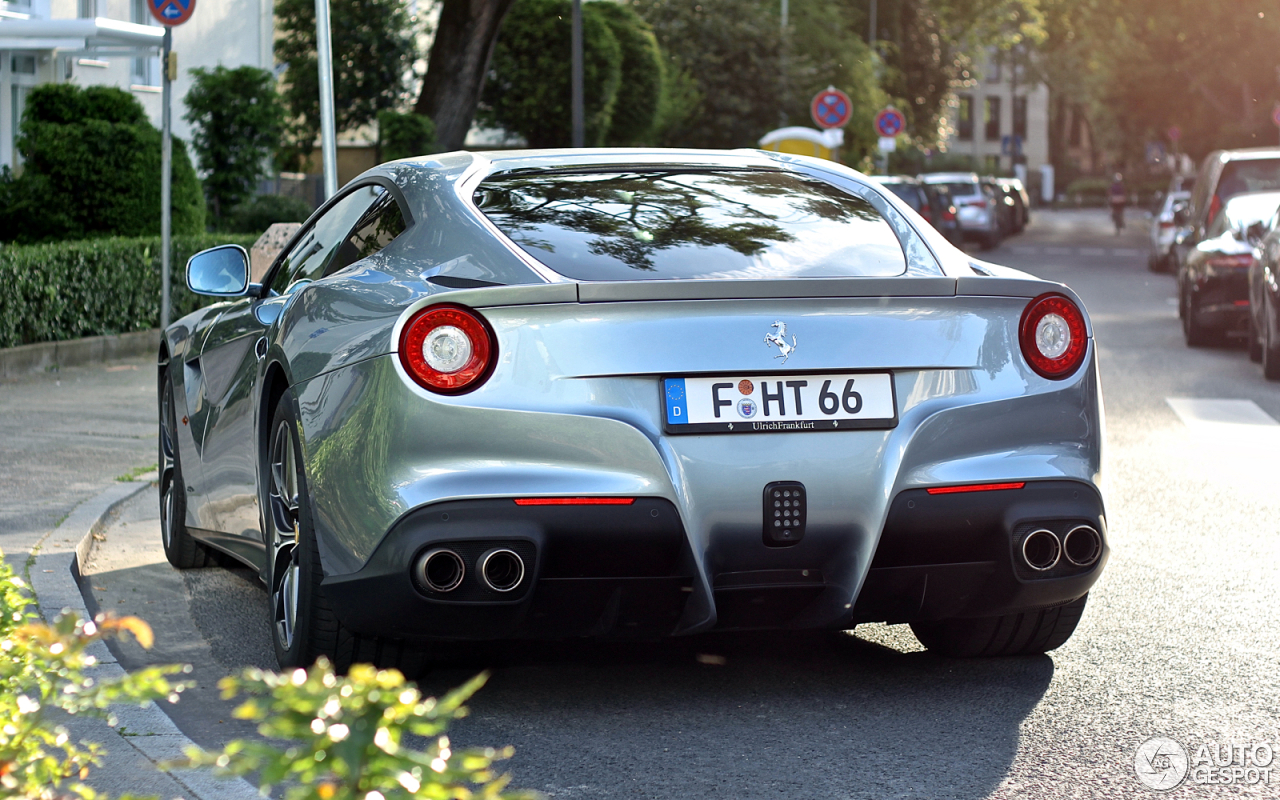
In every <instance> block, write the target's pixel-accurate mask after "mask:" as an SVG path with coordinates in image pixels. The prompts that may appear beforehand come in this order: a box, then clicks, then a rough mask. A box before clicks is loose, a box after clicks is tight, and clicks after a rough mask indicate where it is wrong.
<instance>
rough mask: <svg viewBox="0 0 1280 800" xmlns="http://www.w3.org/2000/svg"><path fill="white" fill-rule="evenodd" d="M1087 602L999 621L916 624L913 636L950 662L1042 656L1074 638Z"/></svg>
mask: <svg viewBox="0 0 1280 800" xmlns="http://www.w3.org/2000/svg"><path fill="white" fill-rule="evenodd" d="M1088 599H1089V595H1087V594H1086V595H1085V596H1084V597H1081V598H1080V599H1078V600H1073V601H1071V602H1070V603H1067V604H1066V605H1061V606H1057V607H1055V608H1045V609H1040V610H1039V611H1027V612H1024V613H1020V614H1006V615H1004V616H1000V617H978V618H975V619H947V620H941V621H938V622H913V623H911V632H912V633H914V634H915V635H916V638H917V639H919V640H920V643H921V644H923V645H924V646H925V647H926V648H928V649H929V651H930V652H932V653H935V654H937V655H940V656H949V657H951V658H991V657H995V656H1032V655H1039V654H1041V653H1047V652H1048V651H1050V650H1054V649H1056V648H1058V647H1060V646H1062V644H1063V643H1064V642H1066V641H1067V639H1070V638H1071V634H1072V633H1074V632H1075V629H1076V625H1078V624H1079V623H1080V617H1081V616H1083V615H1084V606H1085V603H1086V602H1087V601H1088Z"/></svg>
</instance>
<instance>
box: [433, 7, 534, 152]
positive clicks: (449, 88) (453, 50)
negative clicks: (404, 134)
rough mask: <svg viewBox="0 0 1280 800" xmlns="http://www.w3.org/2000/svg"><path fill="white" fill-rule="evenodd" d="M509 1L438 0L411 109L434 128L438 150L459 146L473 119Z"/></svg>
mask: <svg viewBox="0 0 1280 800" xmlns="http://www.w3.org/2000/svg"><path fill="white" fill-rule="evenodd" d="M512 2H513V0H443V2H442V3H441V5H440V20H439V22H438V23H437V24H436V35H435V40H434V41H433V42H432V44H431V56H430V58H429V59H428V61H427V74H426V76H425V77H424V78H423V80H422V91H421V93H419V95H418V102H417V104H416V105H415V106H414V111H416V112H417V113H419V114H422V115H424V116H427V117H430V118H431V120H432V121H433V122H434V123H435V125H436V142H437V145H438V146H439V147H440V149H442V150H458V149H460V148H461V147H462V143H463V140H464V139H466V137H467V131H468V130H470V128H471V121H472V119H474V118H475V114H476V108H477V106H478V105H479V103H480V93H481V90H483V88H484V79H485V75H486V73H487V72H488V70H489V58H490V56H491V55H492V54H493V47H494V43H495V42H496V41H497V38H498V30H499V28H501V27H502V21H503V19H504V18H505V17H506V16H507V11H508V10H509V9H510V8H511V3H512Z"/></svg>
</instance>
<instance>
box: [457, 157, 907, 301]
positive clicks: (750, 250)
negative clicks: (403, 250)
mask: <svg viewBox="0 0 1280 800" xmlns="http://www.w3.org/2000/svg"><path fill="white" fill-rule="evenodd" d="M475 202H476V205H477V206H479V208H480V210H481V211H483V212H484V213H485V215H486V216H488V217H489V219H491V220H492V221H493V223H494V224H495V225H497V226H498V229H499V230H501V231H502V232H503V233H504V234H506V235H507V236H508V237H510V238H511V240H512V241H514V242H515V243H516V244H517V245H519V246H520V247H521V249H523V250H524V251H525V252H527V253H528V254H529V255H531V256H533V257H534V258H536V259H537V260H538V261H540V262H542V263H543V264H546V265H547V266H548V267H550V268H551V269H553V270H555V271H556V272H558V273H560V274H561V275H564V276H565V277H568V278H573V279H575V280H587V281H633V280H677V279H700V278H701V279H715V278H791V277H805V278H841V277H863V276H887V275H900V274H902V273H903V272H904V271H906V257H905V256H904V255H903V252H902V246H901V245H900V244H899V243H898V238H897V237H896V236H895V235H894V232H893V229H892V228H890V226H889V223H888V222H886V221H885V220H884V218H883V217H881V216H880V214H879V213H878V212H877V211H876V210H875V208H874V207H872V205H871V203H870V202H868V201H867V200H865V199H863V198H861V197H858V196H856V195H852V194H849V193H847V192H844V191H841V190H840V189H837V188H836V187H834V186H831V185H830V184H827V183H824V182H822V181H818V180H814V179H810V178H806V177H803V176H798V175H793V174H790V173H785V172H773V171H763V170H760V171H751V170H719V171H707V170H698V171H692V170H663V171H652V172H650V171H645V172H592V173H542V174H538V175H519V176H500V177H498V178H494V179H491V180H488V181H486V182H484V183H482V184H481V185H480V186H479V188H478V189H477V190H476V193H475Z"/></svg>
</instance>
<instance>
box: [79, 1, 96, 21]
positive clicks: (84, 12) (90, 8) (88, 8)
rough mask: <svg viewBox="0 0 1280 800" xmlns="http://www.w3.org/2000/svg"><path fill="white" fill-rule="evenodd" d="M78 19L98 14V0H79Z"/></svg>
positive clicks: (91, 17)
mask: <svg viewBox="0 0 1280 800" xmlns="http://www.w3.org/2000/svg"><path fill="white" fill-rule="evenodd" d="M79 15H80V19H93V18H94V17H96V16H98V0H80V12H79Z"/></svg>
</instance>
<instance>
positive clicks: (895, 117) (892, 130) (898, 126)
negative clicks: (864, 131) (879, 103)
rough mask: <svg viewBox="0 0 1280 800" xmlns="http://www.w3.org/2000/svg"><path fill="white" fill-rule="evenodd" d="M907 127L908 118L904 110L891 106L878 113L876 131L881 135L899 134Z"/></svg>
mask: <svg viewBox="0 0 1280 800" xmlns="http://www.w3.org/2000/svg"><path fill="white" fill-rule="evenodd" d="M905 127H907V120H906V118H905V117H903V116H902V112H901V111H899V110H898V109H896V108H893V107H892V106H890V107H889V108H886V109H884V110H883V111H881V112H880V113H879V114H876V133H878V134H880V135H881V136H886V137H887V136H897V135H898V134H900V133H902V129H903V128H905Z"/></svg>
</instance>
